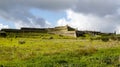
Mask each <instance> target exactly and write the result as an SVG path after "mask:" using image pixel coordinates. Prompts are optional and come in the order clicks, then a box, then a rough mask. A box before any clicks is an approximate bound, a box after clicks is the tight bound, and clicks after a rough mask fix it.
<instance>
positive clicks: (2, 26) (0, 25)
mask: <svg viewBox="0 0 120 67" xmlns="http://www.w3.org/2000/svg"><path fill="white" fill-rule="evenodd" d="M2 28H9V26H8V25H3V24H0V29H2Z"/></svg>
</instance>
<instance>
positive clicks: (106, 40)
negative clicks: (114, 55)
mask: <svg viewBox="0 0 120 67" xmlns="http://www.w3.org/2000/svg"><path fill="white" fill-rule="evenodd" d="M101 40H102V41H104V42H108V41H109V37H102V38H101Z"/></svg>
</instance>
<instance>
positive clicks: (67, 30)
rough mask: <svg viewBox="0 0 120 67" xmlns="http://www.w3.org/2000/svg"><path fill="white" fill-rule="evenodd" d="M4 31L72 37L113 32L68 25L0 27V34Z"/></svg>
mask: <svg viewBox="0 0 120 67" xmlns="http://www.w3.org/2000/svg"><path fill="white" fill-rule="evenodd" d="M4 33H49V34H58V35H65V36H72V37H79V36H83V35H84V34H91V35H100V34H113V33H102V32H98V31H79V30H76V29H74V28H72V27H70V26H68V25H66V26H58V27H55V28H25V27H24V28H21V29H1V31H0V34H1V35H4Z"/></svg>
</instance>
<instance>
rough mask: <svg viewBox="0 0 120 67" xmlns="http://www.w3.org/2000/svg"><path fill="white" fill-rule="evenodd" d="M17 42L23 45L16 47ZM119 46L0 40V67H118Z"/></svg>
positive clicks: (74, 41) (73, 41) (78, 41)
mask: <svg viewBox="0 0 120 67" xmlns="http://www.w3.org/2000/svg"><path fill="white" fill-rule="evenodd" d="M19 41H25V43H23V44H20V43H19ZM119 56H120V42H119V41H109V42H103V41H101V40H93V41H91V40H89V39H85V40H82V39H75V38H74V39H55V38H53V39H49V38H48V39H43V38H39V37H38V38H0V65H1V66H15V67H29V66H31V67H34V66H36V67H40V66H41V67H45V66H47V67H56V66H58V67H61V66H66V65H67V66H72V67H75V66H78V67H93V66H94V67H98V66H100V67H102V66H108V67H109V66H118V65H119V64H120V58H119Z"/></svg>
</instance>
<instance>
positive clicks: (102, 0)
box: [0, 0, 120, 33]
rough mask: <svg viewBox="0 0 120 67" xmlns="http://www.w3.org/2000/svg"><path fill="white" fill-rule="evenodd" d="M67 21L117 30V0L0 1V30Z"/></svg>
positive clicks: (119, 4) (77, 25)
mask: <svg viewBox="0 0 120 67" xmlns="http://www.w3.org/2000/svg"><path fill="white" fill-rule="evenodd" d="M67 24H68V25H70V26H71V27H74V28H76V29H79V30H92V31H102V32H114V31H117V33H120V0H0V29H1V28H21V27H38V28H44V27H55V26H61V25H67Z"/></svg>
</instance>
